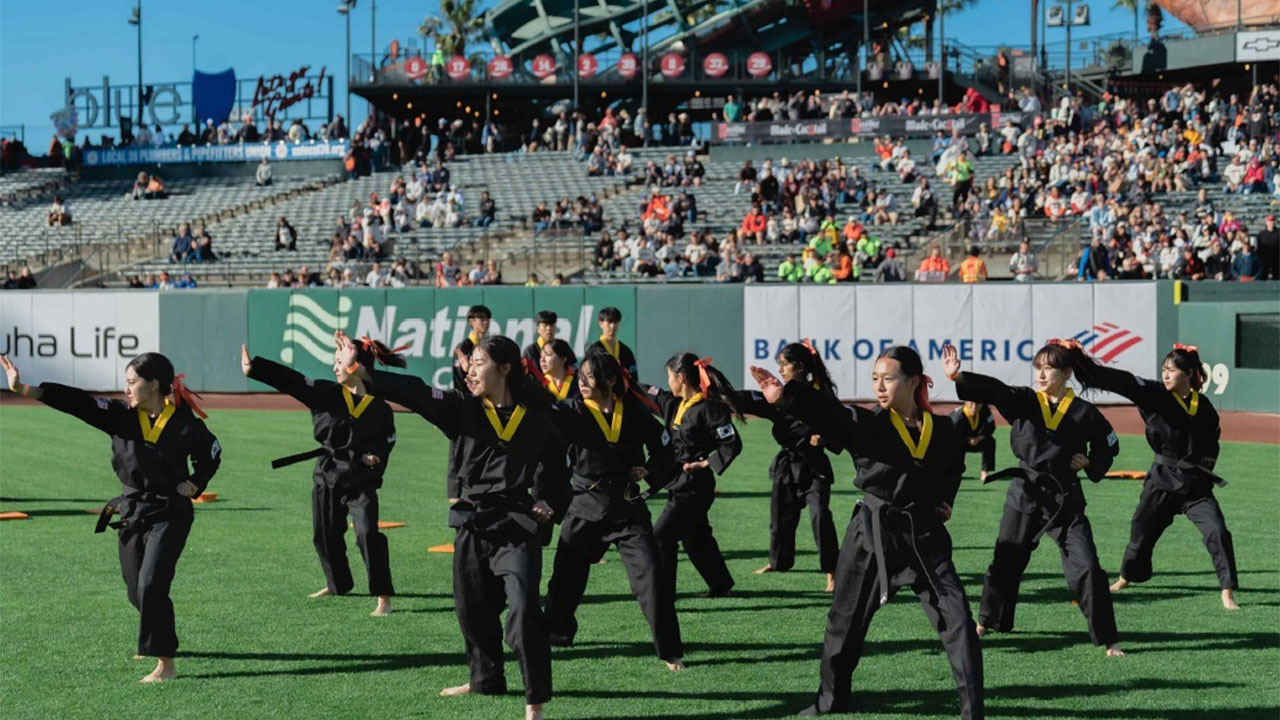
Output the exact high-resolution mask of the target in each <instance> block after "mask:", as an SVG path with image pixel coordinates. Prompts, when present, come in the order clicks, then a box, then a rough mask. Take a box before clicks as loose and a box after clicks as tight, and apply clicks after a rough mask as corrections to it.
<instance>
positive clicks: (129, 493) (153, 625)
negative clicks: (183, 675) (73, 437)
mask: <svg viewBox="0 0 1280 720" xmlns="http://www.w3.org/2000/svg"><path fill="white" fill-rule="evenodd" d="M0 366H3V367H4V371H5V374H6V375H7V376H8V381H9V389H10V390H12V391H13V392H15V393H17V394H19V395H22V396H24V397H29V398H31V399H33V400H39V401H41V402H43V403H44V404H46V405H48V406H49V407H51V408H53V409H55V410H61V411H62V412H64V413H67V414H68V415H74V416H75V417H77V418H80V419H81V420H83V421H84V422H86V423H88V424H90V425H92V426H93V427H95V428H97V429H99V430H101V431H103V432H105V433H107V434H108V435H110V436H111V467H112V468H113V469H114V470H115V471H116V476H117V477H119V478H120V482H121V484H122V485H123V487H122V488H121V493H120V495H119V496H117V497H114V498H112V499H111V500H108V501H107V504H106V506H104V507H103V508H102V513H101V514H100V515H99V516H98V526H97V528H96V529H95V532H103V531H104V530H106V528H107V527H108V526H110V527H113V528H116V529H117V530H118V531H119V533H118V540H119V549H120V571H121V574H122V575H123V576H124V583H125V587H126V588H127V589H128V591H129V602H130V603H132V604H133V606H134V607H135V608H137V610H138V619H139V627H138V654H137V656H136V659H141V658H142V657H143V656H154V657H155V658H156V660H157V662H156V667H155V669H154V670H152V671H151V673H150V674H149V675H147V676H146V677H144V678H142V682H146V683H150V682H160V681H162V680H169V679H171V678H173V677H175V676H176V671H175V666H174V661H173V657H174V655H176V654H177V652H178V633H177V629H176V628H175V625H174V612H173V601H172V600H171V599H170V598H169V586H170V585H171V584H172V583H173V577H174V573H175V571H176V570H177V565H178V558H179V557H180V556H181V555H182V549H183V547H185V546H186V544H187V536H188V535H189V534H190V532H191V523H192V521H193V520H194V517H195V516H194V513H193V512H192V508H191V500H192V499H193V498H196V497H199V495H200V493H202V492H204V490H205V488H206V487H208V486H209V481H210V480H211V479H213V475H214V473H216V472H217V471H218V465H219V464H221V462H222V447H221V446H220V445H218V439H217V438H215V437H214V436H213V433H211V432H209V429H208V428H207V427H205V424H204V422H202V418H205V417H207V416H206V415H205V414H204V413H203V412H201V411H200V408H198V407H196V405H195V404H194V402H193V401H192V397H191V394H190V393H189V392H188V391H187V390H186V389H185V388H184V387H183V385H182V380H183V378H184V377H185V376H183V375H174V372H173V363H171V362H169V359H168V358H166V357H165V356H164V355H161V354H160V353H143V354H141V355H139V356H137V357H135V358H134V359H133V360H131V361H130V362H129V365H128V367H126V368H125V375H124V378H125V389H124V396H125V400H124V401H123V402H121V401H120V400H107V399H105V398H95V397H93V396H91V395H89V393H87V392H85V391H83V390H81V389H79V388H75V387H70V386H67V385H60V384H58V383H49V382H46V383H41V384H40V386H39V387H31V386H30V385H24V384H23V383H22V381H21V379H20V378H19V376H18V368H17V367H16V366H15V365H14V364H13V361H12V360H10V359H9V358H8V357H7V356H0ZM197 415H199V417H196V416H197ZM188 463H190V466H189V467H188ZM113 514H118V515H119V519H118V520H115V521H111V516H112V515H113Z"/></svg>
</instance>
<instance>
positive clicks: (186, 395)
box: [173, 374, 209, 420]
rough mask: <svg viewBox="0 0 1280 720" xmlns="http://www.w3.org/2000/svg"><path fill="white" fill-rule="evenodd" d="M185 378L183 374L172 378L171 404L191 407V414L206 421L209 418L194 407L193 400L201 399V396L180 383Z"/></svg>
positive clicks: (197, 407)
mask: <svg viewBox="0 0 1280 720" xmlns="http://www.w3.org/2000/svg"><path fill="white" fill-rule="evenodd" d="M185 377H186V375H185V374H183V375H174V376H173V399H174V402H173V404H174V405H178V406H182V405H183V404H184V403H185V404H186V405H189V406H191V412H193V413H195V414H197V415H199V416H200V419H202V420H204V419H207V418H208V417H209V416H208V415H206V414H205V412H204V411H203V410H201V409H200V407H199V406H198V405H196V401H195V398H198V397H201V395H200V394H199V393H195V392H192V391H190V390H188V389H187V386H186V385H184V384H183V383H182V379H183V378H185Z"/></svg>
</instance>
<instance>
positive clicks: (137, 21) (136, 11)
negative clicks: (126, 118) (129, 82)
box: [129, 0, 142, 127]
mask: <svg viewBox="0 0 1280 720" xmlns="http://www.w3.org/2000/svg"><path fill="white" fill-rule="evenodd" d="M129 24H130V25H136V26H138V96H137V97H138V126H139V127H141V126H142V0H135V4H134V6H133V15H132V16H130V18H129Z"/></svg>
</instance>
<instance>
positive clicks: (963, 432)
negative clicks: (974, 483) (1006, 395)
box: [950, 402, 996, 482]
mask: <svg viewBox="0 0 1280 720" xmlns="http://www.w3.org/2000/svg"><path fill="white" fill-rule="evenodd" d="M950 417H951V423H952V424H953V425H955V426H956V429H957V430H959V431H960V440H961V444H962V445H963V446H964V452H965V454H966V455H967V454H969V453H982V474H981V475H979V476H978V479H979V480H981V481H983V482H986V481H987V475H990V474H991V473H993V472H995V469H996V439H995V432H996V419H995V417H994V416H993V415H992V414H991V408H989V407H987V406H986V405H984V404H982V403H976V402H966V403H962V404H961V405H960V407H958V408H956V409H955V410H952V411H951V416H950Z"/></svg>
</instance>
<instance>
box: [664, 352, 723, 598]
mask: <svg viewBox="0 0 1280 720" xmlns="http://www.w3.org/2000/svg"><path fill="white" fill-rule="evenodd" d="M667 388H668V389H667V390H662V389H660V388H658V387H650V388H648V393H649V395H650V397H652V398H653V399H654V401H655V402H656V403H657V405H658V407H659V408H660V410H661V412H660V413H659V415H660V416H661V417H662V419H663V424H664V426H665V427H666V429H667V433H668V435H669V436H670V438H671V443H672V445H673V447H674V451H675V458H676V465H677V466H676V471H677V472H676V474H675V475H674V478H673V479H672V480H671V482H670V484H669V485H667V487H666V489H667V491H668V495H667V505H666V507H664V508H663V509H662V515H660V516H659V517H658V521H657V522H656V523H654V526H653V532H654V535H655V536H656V537H657V538H658V549H659V552H660V553H661V555H662V580H663V582H664V583H665V589H666V590H667V591H669V592H670V593H671V594H672V597H674V596H675V588H676V563H677V553H678V549H679V546H680V544H681V543H684V551H685V553H686V554H687V555H688V556H689V560H690V561H691V562H692V563H693V566H694V567H695V568H697V569H698V572H699V573H700V574H701V575H702V579H703V580H705V581H706V583H707V592H706V596H707V597H723V596H725V595H728V594H729V591H730V590H732V589H733V577H732V576H731V575H729V568H728V567H727V566H725V563H724V556H723V555H721V554H720V545H719V544H717V543H716V539H715V536H714V535H712V533H711V522H710V521H709V520H708V518H707V514H708V513H709V512H710V510H711V503H712V502H714V501H715V497H716V496H715V491H716V475H718V474H719V475H723V474H724V471H725V470H726V469H728V467H729V465H730V464H731V463H732V462H733V459H734V458H736V457H737V456H738V454H739V453H741V452H742V438H741V437H739V435H738V431H737V429H736V428H735V427H734V426H733V419H734V418H735V417H736V418H738V419H741V418H742V413H741V412H740V411H739V410H738V408H737V406H735V405H734V401H735V397H734V390H733V386H732V385H730V384H729V381H728V380H727V379H726V378H725V376H724V375H723V374H721V373H720V371H719V370H716V369H715V368H713V367H711V360H710V359H704V360H699V359H698V356H697V355H694V354H693V353H679V354H677V355H674V356H672V357H671V359H670V360H667Z"/></svg>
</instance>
